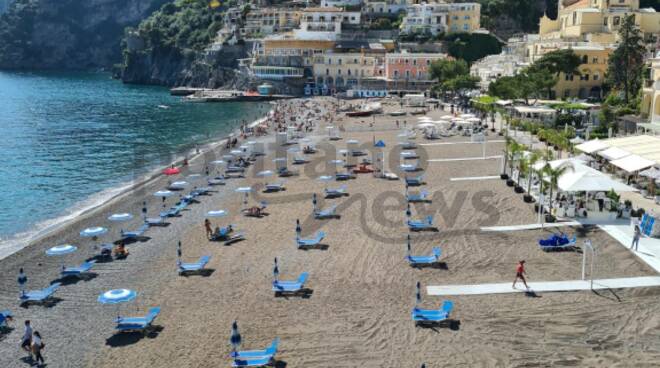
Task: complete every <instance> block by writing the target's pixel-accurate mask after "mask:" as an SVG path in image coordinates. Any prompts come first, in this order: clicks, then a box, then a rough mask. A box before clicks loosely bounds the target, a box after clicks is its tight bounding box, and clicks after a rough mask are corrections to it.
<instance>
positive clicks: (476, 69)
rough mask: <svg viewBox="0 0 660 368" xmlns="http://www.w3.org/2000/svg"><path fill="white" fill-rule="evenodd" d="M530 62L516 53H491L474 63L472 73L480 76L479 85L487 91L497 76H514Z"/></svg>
mask: <svg viewBox="0 0 660 368" xmlns="http://www.w3.org/2000/svg"><path fill="white" fill-rule="evenodd" d="M528 65H529V63H526V62H524V58H523V57H522V56H519V55H516V54H508V53H505V52H503V53H501V54H499V55H489V56H486V57H485V58H483V59H481V60H479V61H477V62H475V63H474V64H472V67H471V68H470V74H471V75H473V76H475V77H479V78H480V79H481V82H479V87H480V88H481V90H482V91H487V90H488V86H489V85H490V83H491V82H493V81H495V80H496V79H497V78H500V77H505V76H509V77H511V76H514V75H516V74H518V72H520V70H522V69H523V68H525V67H526V66H528Z"/></svg>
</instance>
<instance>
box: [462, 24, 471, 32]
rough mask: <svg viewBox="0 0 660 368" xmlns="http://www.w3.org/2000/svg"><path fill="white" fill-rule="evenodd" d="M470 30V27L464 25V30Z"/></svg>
mask: <svg viewBox="0 0 660 368" xmlns="http://www.w3.org/2000/svg"><path fill="white" fill-rule="evenodd" d="M469 29H470V26H468V24H467V23H465V24H463V30H465V31H467V30H469Z"/></svg>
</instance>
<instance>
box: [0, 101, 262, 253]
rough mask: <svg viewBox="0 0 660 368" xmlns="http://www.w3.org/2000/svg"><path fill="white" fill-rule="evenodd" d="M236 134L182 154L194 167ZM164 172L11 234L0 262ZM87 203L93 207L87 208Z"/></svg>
mask: <svg viewBox="0 0 660 368" xmlns="http://www.w3.org/2000/svg"><path fill="white" fill-rule="evenodd" d="M271 111H273V109H272V108H271V109H269V110H268V111H267V112H266V114H265V115H264V116H262V117H260V118H257V119H256V120H254V121H252V122H251V123H248V124H247V126H248V127H249V128H253V127H255V126H257V125H259V124H261V123H263V122H264V121H266V120H267V119H268V116H269V115H270V113H271ZM236 132H237V128H236V127H234V128H232V131H231V133H229V134H225V135H223V136H220V137H218V138H215V139H211V141H210V142H207V143H205V144H203V145H202V146H201V147H199V153H196V152H194V151H195V150H194V148H193V149H190V148H185V149H184V150H183V152H185V151H188V152H190V151H191V150H192V151H193V154H192V155H191V156H190V157H189V158H188V161H189V163H193V162H194V161H195V160H197V159H199V157H203V156H204V155H205V154H206V153H208V152H212V151H214V150H216V149H218V148H222V146H223V145H225V144H226V143H227V139H229V138H230V137H232V136H234V135H235V134H236ZM183 152H181V153H176V154H174V160H173V161H172V163H171V164H174V165H176V166H180V165H181V164H182V163H183V161H184V159H185V158H186V157H187V155H186V154H184V153H183ZM162 171H163V168H162V167H160V168H154V169H151V170H149V169H148V168H147V172H145V173H144V174H143V175H142V176H141V177H139V178H138V179H137V180H135V181H129V182H126V183H122V184H119V185H117V186H113V187H109V188H105V189H103V190H101V191H99V192H96V193H94V194H92V195H90V196H88V197H87V198H85V199H83V200H81V201H79V202H76V203H75V204H74V205H72V206H70V207H68V208H66V209H65V210H64V212H63V213H62V214H60V215H58V216H56V217H54V218H49V219H44V220H41V221H39V222H37V223H35V224H34V225H32V226H31V228H33V229H34V228H35V227H36V228H37V229H36V230H26V231H22V232H19V233H16V234H12V235H11V236H10V237H8V238H6V239H0V261H2V260H4V259H6V258H7V257H9V256H11V255H13V254H15V253H17V252H20V251H21V250H23V249H26V248H29V247H30V246H32V245H34V244H36V243H38V242H40V241H42V240H44V239H45V238H47V237H49V236H52V235H53V234H55V233H57V232H58V231H63V230H64V229H66V228H67V227H68V226H70V225H73V224H75V223H76V222H78V221H81V220H85V219H88V218H90V217H92V216H94V215H96V214H98V213H99V212H101V211H103V210H104V209H105V208H107V207H109V206H112V205H113V204H116V203H117V202H119V201H120V200H122V199H125V198H127V197H128V196H130V195H131V194H133V193H135V192H136V191H138V190H139V189H141V188H145V187H147V186H149V185H150V184H153V183H154V182H155V181H156V180H158V179H160V178H162V177H163V173H162ZM105 192H108V193H109V194H108V195H107V196H105V198H104V196H103V193H105ZM97 196H100V197H101V198H99V199H96V197H97ZM86 202H92V203H90V204H88V205H85V203H86ZM78 207H80V208H78ZM69 211H71V212H69ZM41 226H43V228H41V229H39V227H41ZM3 243H5V244H3Z"/></svg>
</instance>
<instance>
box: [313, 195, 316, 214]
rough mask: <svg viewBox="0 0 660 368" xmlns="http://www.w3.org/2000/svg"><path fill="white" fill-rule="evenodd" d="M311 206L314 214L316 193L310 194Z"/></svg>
mask: <svg viewBox="0 0 660 368" xmlns="http://www.w3.org/2000/svg"><path fill="white" fill-rule="evenodd" d="M312 206H313V208H314V212H316V193H312Z"/></svg>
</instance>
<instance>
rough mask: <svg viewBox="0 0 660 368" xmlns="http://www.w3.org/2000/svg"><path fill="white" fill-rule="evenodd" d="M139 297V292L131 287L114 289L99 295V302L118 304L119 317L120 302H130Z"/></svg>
mask: <svg viewBox="0 0 660 368" xmlns="http://www.w3.org/2000/svg"><path fill="white" fill-rule="evenodd" d="M136 297H137V292H135V291H133V290H130V289H114V290H109V291H106V292H105V293H103V294H101V295H99V297H98V299H97V300H98V302H99V303H101V304H114V305H116V306H117V318H119V304H121V303H126V302H130V301H131V300H133V299H135V298H136Z"/></svg>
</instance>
